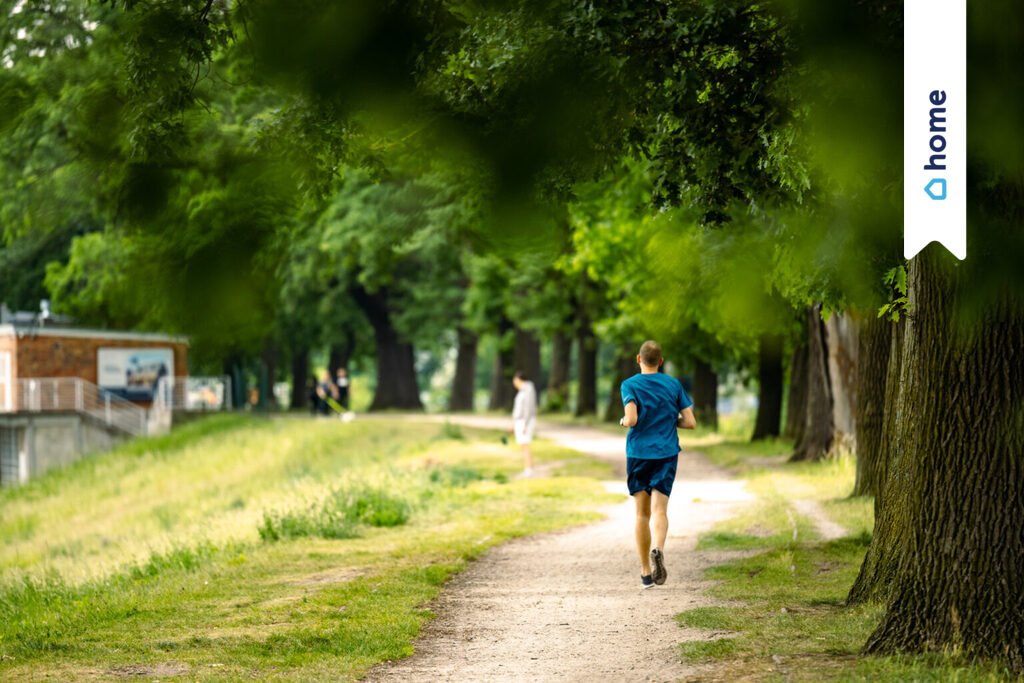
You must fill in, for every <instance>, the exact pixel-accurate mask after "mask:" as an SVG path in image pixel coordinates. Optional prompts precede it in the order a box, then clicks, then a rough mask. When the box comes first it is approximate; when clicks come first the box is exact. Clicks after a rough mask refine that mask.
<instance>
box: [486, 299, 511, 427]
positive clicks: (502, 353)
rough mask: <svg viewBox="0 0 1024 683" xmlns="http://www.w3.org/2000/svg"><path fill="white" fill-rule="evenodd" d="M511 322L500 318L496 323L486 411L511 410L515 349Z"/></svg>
mask: <svg viewBox="0 0 1024 683" xmlns="http://www.w3.org/2000/svg"><path fill="white" fill-rule="evenodd" d="M511 332H512V322H511V321H510V320H509V319H508V318H504V317H503V318H502V319H501V320H500V321H499V322H498V352H497V353H496V354H495V355H494V372H492V373H491V397H490V400H489V401H488V404H487V409H488V410H512V402H513V401H514V400H515V397H516V395H515V391H514V388H513V386H512V374H513V373H514V372H515V362H516V357H515V349H514V340H513V338H512V337H513V335H512V334H511Z"/></svg>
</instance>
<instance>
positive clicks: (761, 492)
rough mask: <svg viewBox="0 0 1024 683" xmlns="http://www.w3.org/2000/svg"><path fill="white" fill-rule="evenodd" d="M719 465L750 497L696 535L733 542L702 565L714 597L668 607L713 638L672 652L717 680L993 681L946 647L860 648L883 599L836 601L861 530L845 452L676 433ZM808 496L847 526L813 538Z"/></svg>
mask: <svg viewBox="0 0 1024 683" xmlns="http://www.w3.org/2000/svg"><path fill="white" fill-rule="evenodd" d="M686 446H689V447H692V448H698V449H699V450H701V451H703V452H704V453H706V454H707V455H708V456H709V457H710V458H711V459H712V460H713V461H715V462H716V463H717V464H719V465H722V466H724V467H727V468H729V469H730V470H732V471H733V472H735V473H736V474H737V475H738V476H741V477H743V478H745V479H747V480H748V482H749V483H748V485H747V489H748V490H749V491H751V492H752V493H754V494H756V498H755V500H754V501H753V502H751V503H750V505H749V506H747V507H746V508H745V509H744V510H742V511H741V512H740V513H739V514H738V515H737V516H735V517H734V518H732V519H729V520H727V521H725V522H723V523H721V524H720V525H719V526H718V527H717V528H715V529H714V530H713V531H711V532H709V533H707V534H705V535H704V536H702V538H701V539H700V542H699V546H698V548H699V549H702V550H716V551H736V552H735V555H734V557H735V559H733V560H732V561H729V562H725V563H724V564H720V565H718V566H714V567H711V568H710V569H708V570H707V572H706V577H707V578H708V579H711V580H713V581H714V582H715V583H714V585H713V587H712V588H711V589H710V595H711V596H713V597H714V598H716V599H718V600H720V601H721V606H717V607H701V608H697V609H691V610H688V611H685V612H682V613H681V614H679V615H678V620H679V623H680V625H681V626H685V627H689V628H698V629H705V630H708V631H711V632H713V634H714V638H713V639H712V640H707V641H697V642H689V643H684V644H682V645H681V647H680V653H681V656H682V657H683V658H684V659H685V660H687V661H689V662H693V663H701V664H705V665H707V666H709V667H710V672H711V673H710V674H709V675H711V676H714V677H716V678H720V679H721V680H768V681H776V680H777V681H822V680H836V681H892V682H894V683H895V682H897V681H899V682H903V681H1003V680H1011V679H1010V678H1009V676H1008V674H1007V673H1006V671H1005V670H1004V669H1003V668H1002V667H1000V666H999V665H996V664H991V663H986V662H970V661H964V659H963V658H962V657H959V656H958V655H957V654H956V653H947V654H944V655H943V654H935V655H930V656H918V657H911V656H905V657H868V656H862V655H861V654H860V649H861V647H862V646H863V644H864V642H865V641H866V640H867V638H868V635H869V634H870V633H871V632H872V630H873V629H874V628H875V626H877V624H878V622H879V620H880V618H881V615H882V612H883V606H881V605H862V606H857V607H846V606H844V601H845V598H846V594H847V592H848V591H849V589H850V586H851V585H852V584H853V581H854V578H855V577H856V576H857V572H858V570H859V568H860V563H861V560H862V559H863V557H864V553H865V551H866V549H867V546H868V544H869V543H870V540H871V531H872V525H873V522H872V509H873V508H872V502H871V500H870V499H868V498H850V497H849V492H850V491H851V490H852V488H853V481H854V475H855V461H854V460H853V458H850V457H846V458H838V459H835V460H828V461H825V462H820V463H795V464H788V463H786V456H787V455H788V453H789V452H790V450H791V448H790V446H791V444H789V443H787V442H785V441H781V440H780V441H767V442H760V443H756V444H750V443H747V442H744V441H740V440H727V439H724V438H722V437H721V436H718V435H713V434H696V435H693V436H689V437H684V447H686ZM797 499H802V500H809V501H813V502H814V503H815V504H817V505H819V506H820V509H821V511H822V512H823V513H824V514H825V515H826V516H827V517H828V518H829V519H831V521H833V522H836V523H838V524H840V525H841V526H842V527H843V528H844V529H845V531H846V535H845V536H844V537H842V538H839V539H835V540H831V541H828V542H826V541H823V540H822V539H821V538H820V536H819V533H818V531H817V528H816V525H815V524H814V523H813V521H812V520H811V519H810V518H809V517H807V516H806V515H804V514H801V512H800V510H799V509H798V507H797V506H795V505H794V504H793V501H794V500H797Z"/></svg>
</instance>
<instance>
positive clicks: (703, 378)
mask: <svg viewBox="0 0 1024 683" xmlns="http://www.w3.org/2000/svg"><path fill="white" fill-rule="evenodd" d="M696 360H697V362H696V367H695V369H694V373H693V414H694V417H696V418H697V424H698V425H701V426H703V427H708V428H710V429H714V430H716V431H717V430H718V373H716V372H715V369H714V368H713V367H711V365H710V364H709V363H708V362H706V361H704V360H702V359H700V358H698V359H696Z"/></svg>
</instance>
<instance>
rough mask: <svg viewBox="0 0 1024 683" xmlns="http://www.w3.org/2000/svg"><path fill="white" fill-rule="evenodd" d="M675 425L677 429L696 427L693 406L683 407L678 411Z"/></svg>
mask: <svg viewBox="0 0 1024 683" xmlns="http://www.w3.org/2000/svg"><path fill="white" fill-rule="evenodd" d="M676 427H678V428H679V429H696V428H697V418H696V417H694V415H693V408H692V407H690V408H683V409H682V410H681V411H679V419H677V420H676Z"/></svg>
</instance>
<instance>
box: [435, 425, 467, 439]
mask: <svg viewBox="0 0 1024 683" xmlns="http://www.w3.org/2000/svg"><path fill="white" fill-rule="evenodd" d="M438 438H439V439H452V440H453V441H462V440H464V439H465V438H466V437H465V435H464V434H463V433H462V427H460V426H459V425H457V424H452V423H451V422H448V421H447V420H445V423H444V425H443V426H442V427H441V433H440V434H438Z"/></svg>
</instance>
